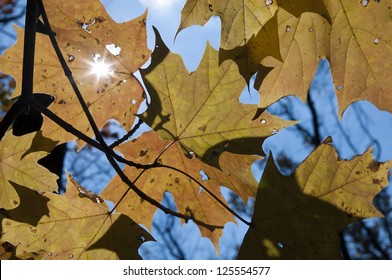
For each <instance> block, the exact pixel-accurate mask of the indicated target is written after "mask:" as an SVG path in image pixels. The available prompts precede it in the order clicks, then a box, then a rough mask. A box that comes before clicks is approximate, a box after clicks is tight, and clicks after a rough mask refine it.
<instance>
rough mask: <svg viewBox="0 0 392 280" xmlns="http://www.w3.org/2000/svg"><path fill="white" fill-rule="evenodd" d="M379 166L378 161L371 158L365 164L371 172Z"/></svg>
mask: <svg viewBox="0 0 392 280" xmlns="http://www.w3.org/2000/svg"><path fill="white" fill-rule="evenodd" d="M379 168H380V163H379V162H377V161H375V160H372V161H371V162H370V163H369V165H368V166H367V169H369V170H370V171H373V172H376V171H377V170H378V169H379Z"/></svg>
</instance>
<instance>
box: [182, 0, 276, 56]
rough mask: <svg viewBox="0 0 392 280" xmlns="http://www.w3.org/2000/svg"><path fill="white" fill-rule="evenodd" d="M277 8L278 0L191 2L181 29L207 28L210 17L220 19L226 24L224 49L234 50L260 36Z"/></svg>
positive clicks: (184, 9) (185, 11)
mask: <svg viewBox="0 0 392 280" xmlns="http://www.w3.org/2000/svg"><path fill="white" fill-rule="evenodd" d="M274 2H275V3H274ZM276 8H277V5H276V1H264V0H245V1H244V0H234V1H221V0H212V1H211V0H208V1H207V0H188V1H187V2H186V4H185V6H184V8H183V10H182V17H181V23H180V27H179V30H182V29H184V28H186V27H189V26H191V25H194V24H199V25H204V24H205V23H206V22H207V21H208V20H209V18H210V17H212V16H219V18H220V19H221V21H222V36H221V48H223V49H226V50H230V49H234V48H236V47H238V46H243V45H244V44H246V43H247V42H248V41H249V39H250V38H251V37H252V36H254V35H256V34H257V33H258V32H259V31H260V29H261V27H262V26H263V24H264V23H266V22H267V21H268V20H269V19H270V18H271V17H272V16H273V15H274V13H275V11H276Z"/></svg>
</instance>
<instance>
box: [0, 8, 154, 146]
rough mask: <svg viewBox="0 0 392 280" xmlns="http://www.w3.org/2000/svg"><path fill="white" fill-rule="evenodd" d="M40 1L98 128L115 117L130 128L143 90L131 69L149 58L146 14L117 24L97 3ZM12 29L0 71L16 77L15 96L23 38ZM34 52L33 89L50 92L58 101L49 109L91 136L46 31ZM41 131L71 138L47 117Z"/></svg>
mask: <svg viewBox="0 0 392 280" xmlns="http://www.w3.org/2000/svg"><path fill="white" fill-rule="evenodd" d="M44 5H45V9H46V11H47V13H48V18H49V21H50V23H51V27H52V29H53V30H54V32H55V33H56V40H57V41H58V43H59V46H60V49H61V52H62V54H63V56H64V57H65V58H66V60H67V63H68V66H69V67H70V69H71V71H72V73H73V76H74V78H75V80H76V83H77V86H78V87H79V89H80V91H81V92H82V95H83V98H84V100H85V102H86V103H87V105H88V107H89V110H90V111H91V113H92V115H93V117H94V119H95V121H96V123H97V125H98V127H102V126H103V125H104V123H105V122H106V121H107V120H108V119H111V118H113V119H116V120H118V121H119V122H120V123H121V124H122V125H123V126H124V127H125V128H127V129H129V128H130V127H131V126H132V124H133V122H134V114H136V113H137V110H138V109H139V106H140V103H141V102H142V101H143V97H142V95H143V89H142V87H141V85H140V84H139V82H138V81H137V80H136V78H135V77H134V76H133V73H134V72H136V71H137V70H138V68H139V67H140V66H141V65H143V64H144V63H145V62H146V61H147V59H148V58H149V56H150V51H149V50H148V49H147V46H146V22H145V21H146V14H145V15H143V16H141V17H139V18H136V19H134V20H132V21H128V22H126V23H116V22H114V21H113V20H112V19H111V18H110V17H109V15H108V14H107V12H106V10H105V8H104V7H103V6H102V4H101V3H100V2H99V1H80V2H78V3H77V5H75V3H73V2H70V1H65V0H62V1H54V0H47V1H44ZM16 29H17V33H18V38H19V40H18V41H17V43H16V45H14V46H13V47H11V48H10V49H8V50H7V51H6V52H5V53H4V54H3V55H2V56H1V57H0V65H1V67H0V70H1V71H2V72H4V73H7V74H9V75H12V76H13V77H14V79H15V80H16V89H15V94H14V96H13V97H15V96H17V95H18V94H20V92H21V80H22V77H21V75H22V52H23V37H24V36H23V32H22V31H23V30H21V29H20V28H16ZM125 30H126V32H124V31H125ZM36 50H37V51H36V56H35V71H34V91H35V92H44V93H48V94H51V95H53V96H54V97H55V98H56V100H55V102H54V104H52V105H51V106H50V109H51V110H52V111H53V112H54V113H55V114H57V115H58V116H59V117H61V118H62V119H63V120H65V121H67V122H69V123H70V124H72V125H73V126H75V127H76V128H78V129H79V130H80V131H82V132H84V133H86V134H88V135H90V136H92V131H91V129H90V126H89V124H88V121H87V118H86V117H85V116H84V113H83V110H82V107H81V106H80V105H79V103H78V100H77V98H76V96H75V94H74V91H73V89H72V87H71V86H70V84H69V82H68V79H67V78H66V76H65V75H64V71H63V69H62V67H61V65H60V63H59V61H58V59H57V56H56V54H55V52H54V49H53V47H52V45H51V43H50V40H49V37H48V36H47V35H43V34H40V33H38V34H37V40H36ZM120 100H121V101H120ZM42 130H43V132H44V135H45V136H46V137H50V138H51V139H53V140H57V141H59V142H66V141H69V140H73V139H74V137H73V136H72V135H70V134H69V133H67V132H65V131H63V129H62V128H60V127H58V126H57V125H55V124H54V123H53V122H51V121H44V125H43V128H42Z"/></svg>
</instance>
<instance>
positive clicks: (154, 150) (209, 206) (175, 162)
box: [101, 131, 257, 249]
mask: <svg viewBox="0 0 392 280" xmlns="http://www.w3.org/2000/svg"><path fill="white" fill-rule="evenodd" d="M117 150H118V151H119V152H120V153H121V154H123V155H124V156H125V157H126V158H127V159H129V160H132V161H134V162H138V163H143V164H150V163H153V162H154V161H155V160H156V159H157V158H158V157H159V162H160V163H161V164H165V165H168V166H170V167H173V168H175V169H177V170H174V169H170V168H167V167H158V168H152V169H148V170H144V171H143V170H140V169H136V168H133V167H129V166H126V167H125V169H124V172H125V174H126V175H127V176H128V177H129V178H130V179H131V180H132V181H134V182H135V185H136V186H137V187H138V188H140V189H141V190H142V191H143V192H145V193H146V194H147V195H148V196H149V197H152V198H154V199H155V200H157V201H161V200H162V198H163V195H164V192H166V191H168V192H170V193H171V194H172V195H173V198H174V201H175V203H176V205H177V209H178V211H179V212H181V213H186V214H187V215H190V216H193V217H194V218H196V219H198V220H200V221H202V222H204V223H206V224H208V225H211V227H205V226H199V228H200V231H201V233H202V235H203V236H206V237H209V238H210V239H211V240H212V242H213V243H214V245H215V247H216V248H217V249H218V241H219V238H220V236H221V234H222V228H223V226H224V225H225V224H226V223H227V222H229V221H234V219H233V215H232V214H231V213H230V212H229V211H228V210H227V209H224V207H222V205H221V204H219V203H218V201H217V200H216V199H215V198H213V197H212V196H211V195H210V194H208V193H207V191H206V190H205V189H204V188H203V187H205V188H206V189H208V190H209V191H210V192H212V193H213V194H214V195H215V196H216V197H217V198H218V199H220V200H221V201H222V202H224V201H225V200H224V198H223V196H222V195H221V194H220V186H226V187H228V188H230V189H232V190H233V191H236V192H237V193H238V194H239V195H240V196H241V198H242V199H243V200H244V201H247V200H248V199H249V198H250V197H251V196H254V195H255V190H256V187H257V183H256V180H255V179H254V178H253V175H252V174H251V170H250V164H251V163H252V162H253V161H254V160H255V159H257V157H253V156H239V155H230V154H229V153H227V152H226V153H224V154H223V155H222V157H221V160H222V161H221V166H222V169H223V170H222V171H221V170H219V169H217V168H215V167H211V166H209V165H207V164H205V163H203V162H202V161H200V160H199V159H197V158H196V156H194V155H192V154H184V151H183V149H182V148H181V146H180V144H179V143H178V142H173V141H170V140H166V141H164V140H161V139H160V138H159V135H158V134H157V133H156V132H155V131H150V132H145V133H143V134H142V135H141V136H139V137H138V138H136V139H134V141H130V142H128V143H125V144H123V145H121V146H119V147H118V149H117ZM231 156H233V158H231ZM236 164H238V165H236ZM241 167H242V168H241ZM180 171H182V172H184V173H185V174H188V175H189V176H185V175H184V174H182V173H181V172H180ZM201 171H202V172H203V173H204V174H203V173H202V174H203V175H204V176H202V175H201ZM193 179H195V180H197V182H196V181H195V180H193ZM199 183H200V184H201V185H202V186H203V187H202V186H201V185H200V184H199ZM127 189H128V187H127V186H126V185H125V184H124V183H123V182H122V181H121V179H120V177H119V176H116V177H115V178H114V179H113V180H112V181H111V182H110V183H109V185H108V186H107V187H106V188H105V190H104V191H103V193H102V194H101V196H102V197H103V198H104V199H108V200H111V201H113V202H115V203H117V202H118V201H119V200H120V198H121V197H122V195H123V194H124V193H126V191H127ZM116 209H117V211H118V212H119V213H123V214H127V215H128V216H130V217H132V218H133V219H134V220H135V221H136V222H137V223H142V224H144V225H146V226H147V227H149V228H151V225H152V218H153V215H154V213H155V212H156V210H157V209H156V207H155V206H153V205H150V204H148V203H147V202H145V201H143V200H141V199H140V198H139V197H138V196H137V195H136V194H135V193H133V192H132V191H130V192H128V193H127V195H126V196H125V197H124V199H123V200H122V201H121V202H120V204H119V205H118V206H117V208H116ZM214 226H217V227H216V228H214Z"/></svg>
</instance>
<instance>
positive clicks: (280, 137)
mask: <svg viewBox="0 0 392 280" xmlns="http://www.w3.org/2000/svg"><path fill="white" fill-rule="evenodd" d="M102 3H104V5H105V7H106V8H107V10H108V12H109V13H110V15H111V16H112V18H113V19H114V20H116V21H117V22H124V21H127V20H131V19H133V18H135V17H137V16H139V15H141V14H143V13H144V11H145V10H146V9H147V8H148V20H147V27H148V46H149V48H150V49H153V47H154V34H153V31H152V26H155V27H157V29H158V30H159V32H160V34H161V36H162V38H163V40H164V41H165V43H166V44H167V46H168V47H169V48H170V49H171V50H172V51H173V52H175V53H179V54H181V56H182V58H183V60H184V64H185V65H186V67H187V68H188V70H189V71H194V70H196V68H197V65H198V63H199V61H200V59H201V57H202V55H203V53H204V50H205V46H206V44H207V42H209V43H210V44H211V45H212V46H213V47H214V48H216V49H218V48H219V40H220V20H219V18H217V17H215V18H212V19H211V20H210V21H209V22H208V23H207V24H206V25H204V26H203V27H201V26H193V27H190V28H187V29H185V30H183V31H181V32H180V33H179V34H178V36H177V37H176V32H177V29H178V26H179V23H180V15H181V9H182V7H183V5H184V3H185V0H133V1H122V0H102ZM21 22H23V20H21ZM6 32H13V31H12V28H10V27H8V28H7V29H6ZM0 36H1V37H2V38H5V37H3V36H4V35H3V34H1V33H0ZM7 42H10V41H7ZM7 42H6V41H5V40H3V39H2V40H1V44H6V43H7ZM189 42H191V44H189ZM310 94H311V95H312V97H313V98H312V99H313V100H315V107H316V109H317V112H318V117H319V121H320V134H321V136H322V137H323V138H326V137H327V136H332V138H333V143H334V145H335V147H336V148H337V151H338V153H339V156H340V158H342V159H350V158H352V157H353V156H355V155H357V154H361V153H363V152H364V151H365V150H366V149H367V148H369V147H371V146H372V147H373V155H374V156H375V158H376V159H377V160H378V161H386V160H390V159H392V144H391V140H390V139H391V138H392V137H391V136H392V135H391V134H392V115H391V114H390V113H388V112H383V111H380V110H378V109H377V108H376V107H375V106H374V105H372V104H371V103H369V102H367V101H360V102H356V103H355V104H353V105H351V106H349V107H348V108H347V110H346V111H345V113H344V114H343V116H342V118H341V120H339V118H338V116H337V100H336V96H335V92H334V88H333V83H332V77H331V73H330V70H329V65H328V62H327V61H322V62H321V63H320V66H319V69H318V71H317V74H316V77H315V79H314V81H313V83H312V85H311V90H310ZM259 98H260V97H259V94H258V92H257V91H255V90H251V91H250V92H248V90H247V89H246V88H245V89H244V92H243V94H242V95H241V97H239V99H240V100H241V102H244V103H252V104H258V101H259ZM286 105H289V106H290V108H291V109H292V110H291V113H292V117H294V118H295V119H297V120H299V121H300V122H301V125H302V126H303V127H305V128H306V129H307V130H309V131H310V132H312V129H313V128H312V119H311V112H310V111H309V108H308V107H307V106H306V104H304V103H303V102H302V101H300V100H299V99H298V98H296V97H288V98H284V99H283V100H281V101H280V102H278V103H276V104H274V105H272V106H271V107H270V108H269V109H268V110H269V112H271V113H273V114H277V115H279V116H281V117H282V118H288V115H287V113H285V112H284V110H283V109H284V108H285V106H286ZM305 140H306V139H304V137H303V135H301V134H300V133H299V132H298V129H296V128H295V127H291V128H288V129H285V130H282V131H279V133H277V134H276V135H273V136H272V137H270V138H269V139H267V140H266V141H265V143H264V144H263V147H262V149H263V150H264V152H265V154H269V152H270V151H272V153H273V154H274V157H275V158H277V157H278V155H285V156H287V157H288V158H290V160H291V161H293V162H294V163H295V164H299V163H300V162H301V161H302V160H304V159H305V158H306V157H307V156H308V155H309V153H310V152H311V151H312V150H313V149H314V147H313V146H312V145H308V144H304V143H305V142H306V141H305ZM265 161H266V160H263V161H262V162H259V163H255V164H254V166H253V168H252V170H254V173H255V177H256V178H260V177H261V174H262V168H263V165H264V163H265ZM291 170H292V169H290V170H282V171H285V172H290V171H291ZM94 184H95V183H93V184H92V186H93V185H94ZM389 189H390V188H389ZM222 192H223V194H224V195H226V196H228V192H227V191H225V189H224V188H222ZM165 219H167V216H165V215H163V214H162V213H159V212H157V214H156V215H155V221H156V222H159V223H162V222H164V221H165ZM248 219H250V217H248ZM246 229H247V228H246V226H244V225H243V224H239V226H238V227H237V226H235V225H234V224H233V223H229V224H228V225H227V226H226V227H225V231H224V235H223V237H222V240H221V243H220V244H221V246H220V250H221V257H223V258H230V257H233V256H234V255H233V254H235V246H232V245H233V244H234V245H235V244H240V242H241V240H242V237H243V235H244V233H245V232H246ZM154 231H155V232H154ZM174 231H175V234H176V236H177V238H178V240H181V242H182V243H183V244H184V247H185V248H187V249H189V250H190V251H193V252H194V253H193V254H189V256H187V257H188V258H199V259H206V258H217V256H216V254H215V251H214V248H213V246H212V244H211V242H209V240H207V239H203V238H201V236H200V233H199V232H198V229H197V227H196V226H195V225H194V224H193V223H191V222H190V223H188V224H185V225H184V226H180V225H179V221H178V220H177V221H176V222H175V226H174ZM152 233H153V235H154V234H155V233H156V229H155V230H154V229H153V232H152ZM155 236H157V239H158V240H159V234H158V235H155ZM161 246H162V245H161V243H158V244H154V243H148V244H145V245H144V246H143V247H142V249H141V253H142V254H144V257H145V258H149V256H150V255H149V252H151V251H156V250H165V249H164V248H162V247H161ZM153 257H154V258H157V256H156V255H155V256H153Z"/></svg>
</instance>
